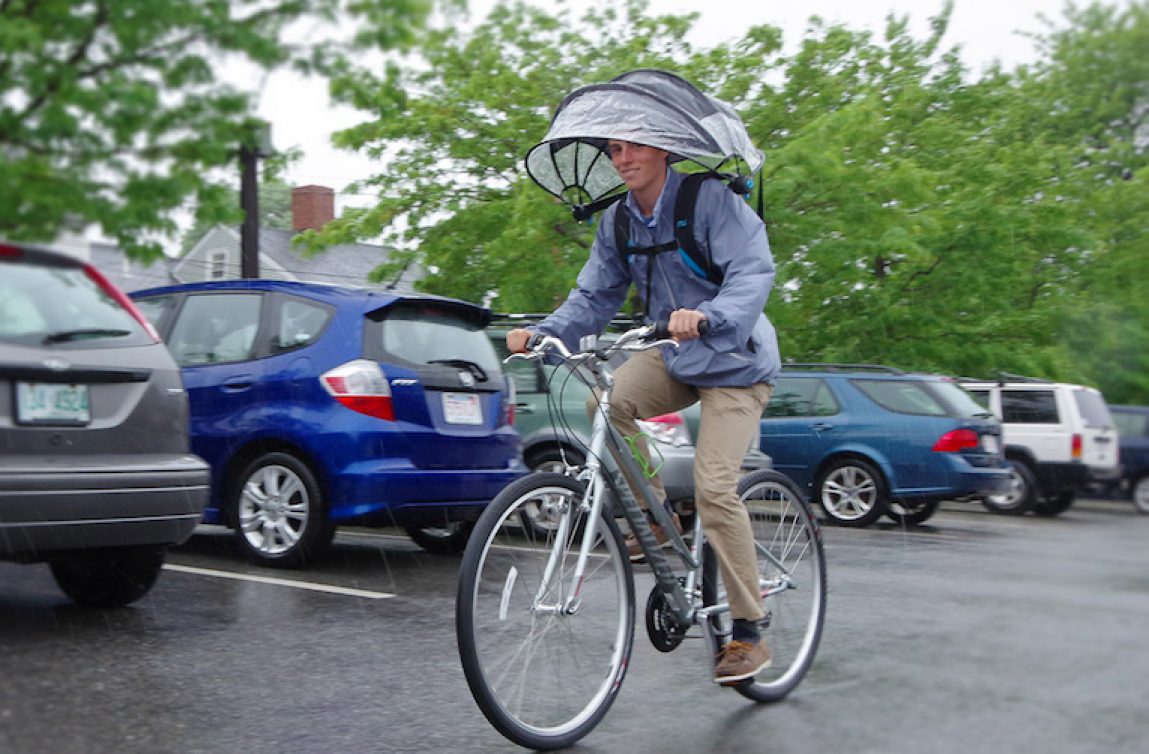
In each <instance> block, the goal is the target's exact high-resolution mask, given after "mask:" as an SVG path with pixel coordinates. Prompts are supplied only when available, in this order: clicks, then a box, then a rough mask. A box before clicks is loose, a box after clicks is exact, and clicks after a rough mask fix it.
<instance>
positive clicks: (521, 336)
mask: <svg viewBox="0 0 1149 754" xmlns="http://www.w3.org/2000/svg"><path fill="white" fill-rule="evenodd" d="M532 335H534V333H533V332H531V331H530V330H528V329H526V328H524V327H517V328H515V329H514V330H511V331H510V332H509V333H507V350H508V351H510V352H511V353H526V352H527V341H529V340H530V339H531V336H532Z"/></svg>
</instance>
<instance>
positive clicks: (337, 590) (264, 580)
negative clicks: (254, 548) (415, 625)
mask: <svg viewBox="0 0 1149 754" xmlns="http://www.w3.org/2000/svg"><path fill="white" fill-rule="evenodd" d="M164 570H168V571H178V572H179V573H192V574H196V575H197V576H214V577H216V578H220V579H235V580H237V581H254V582H256V583H257V584H271V585H273V586H286V587H291V588H293V589H310V590H311V591H313V592H327V593H328V594H342V595H344V596H347V597H363V598H365V599H369V600H382V599H386V598H388V597H394V596H395V595H394V594H390V593H388V592H371V591H367V590H366V589H351V588H348V587H345V586H333V585H330V584H315V583H313V582H310V581H292V580H291V579H277V578H273V577H271V576H253V575H251V574H247V573H232V572H231V571H217V570H215V569H213V568H195V567H194V566H185V565H176V564H174V563H165V564H164Z"/></svg>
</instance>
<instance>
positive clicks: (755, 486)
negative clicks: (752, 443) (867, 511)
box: [702, 469, 827, 702]
mask: <svg viewBox="0 0 1149 754" xmlns="http://www.w3.org/2000/svg"><path fill="white" fill-rule="evenodd" d="M738 495H739V497H740V498H741V499H742V501H743V502H744V503H745V504H746V507H747V512H748V513H749V515H750V520H751V525H752V526H753V528H754V540H755V543H756V544H757V547H758V553H759V557H758V572H759V576H760V578H761V579H762V583H763V585H764V588H766V589H769V588H770V587H776V586H778V585H779V584H780V583H782V582H781V574H782V571H781V569H780V568H779V567H778V565H777V564H776V563H775V562H774V561H772V560H770V559H769V558H767V557H766V556H765V552H769V553H771V554H772V555H773V556H774V557H775V558H776V559H777V560H778V561H779V562H780V563H781V564H782V565H783V566H785V568H786V572H787V573H788V574H789V578H790V583H791V585H792V586H791V587H790V588H787V589H784V590H782V591H776V592H774V593H772V594H770V595H769V596H767V597H766V598H765V600H764V606H765V608H766V612H767V619H768V625H764V630H763V632H762V636H763V638H765V639H766V646H767V647H768V648H769V649H770V653H771V657H772V660H773V663H772V664H771V666H770V667H769V668H767V669H766V670H764V671H762V672H761V673H759V674H758V675H757V676H756V677H755V678H753V679H750V680H747V681H745V682H742V683H738V684H732V685H731V688H733V689H735V690H736V691H737V692H738V693H740V694H742V695H743V696H745V697H746V698H748V699H753V700H754V701H757V702H776V701H778V700H780V699H783V698H785V697H786V696H787V695H788V694H789V693H790V692H791V691H793V690H794V688H795V687H796V686H797V685H798V683H799V682H800V681H801V680H802V678H803V677H805V675H806V672H807V671H808V670H809V669H810V665H811V664H812V663H813V661H814V656H815V655H816V654H817V652H818V644H819V642H821V639H822V628H823V625H824V623H825V620H826V584H827V578H826V556H825V553H824V551H823V548H822V531H821V528H820V526H819V524H818V520H817V519H816V518H815V516H814V515H813V513H812V511H811V510H810V505H809V503H808V502H807V500H806V498H805V496H804V495H803V494H802V491H801V490H800V489H799V488H798V486H797V485H796V484H794V482H793V481H792V480H791V479H790V478H789V477H787V476H786V475H785V474H782V473H780V472H777V471H774V470H772V469H762V470H759V471H755V472H752V473H750V474H748V475H746V476H745V477H743V478H742V479H741V481H739V483H738ZM714 580H717V581H718V585H717V586H714ZM702 599H703V604H705V605H708V606H709V605H713V604H716V603H718V602H724V601H725V592H724V590H723V589H722V586H721V576H720V575H719V569H718V567H717V561H716V558H715V555H714V553H713V551H712V550H711V549H710V547H709V545H708V546H707V547H706V548H704V550H703V585H702ZM712 620H714V619H712ZM764 623H765V622H764ZM729 628H730V615H729V613H727V614H725V615H724V616H722V618H721V620H720V621H718V622H717V624H716V629H717V631H716V634H715V635H716V637H717V638H718V645H719V646H717V647H716V649H719V650H720V649H721V647H722V645H723V644H724V641H725V640H726V638H728V637H729Z"/></svg>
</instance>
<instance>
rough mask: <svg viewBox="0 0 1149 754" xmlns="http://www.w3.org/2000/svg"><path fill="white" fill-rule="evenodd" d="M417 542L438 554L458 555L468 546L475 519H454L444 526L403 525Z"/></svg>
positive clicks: (425, 548)
mask: <svg viewBox="0 0 1149 754" xmlns="http://www.w3.org/2000/svg"><path fill="white" fill-rule="evenodd" d="M403 528H404V529H405V530H406V531H407V536H409V537H410V538H411V539H412V541H414V542H415V544H417V545H419V546H420V547H422V548H423V549H424V550H426V551H427V552H432V553H435V554H436V555H457V554H458V553H460V552H462V551H463V550H465V549H466V548H467V540H468V539H470V538H471V530H472V529H474V528H475V522H474V521H452V522H450V523H446V524H444V525H442V526H414V525H412V526H405V527H403Z"/></svg>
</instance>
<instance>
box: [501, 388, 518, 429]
mask: <svg viewBox="0 0 1149 754" xmlns="http://www.w3.org/2000/svg"><path fill="white" fill-rule="evenodd" d="M504 379H505V381H506V383H507V387H506V390H504V391H503V415H502V419H501V421H500V422H499V426H500V427H507V426H510V425H512V424H514V423H515V401H516V400H517V394H516V393H515V381H514V380H512V379H511V378H510V377H506V378H504Z"/></svg>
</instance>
